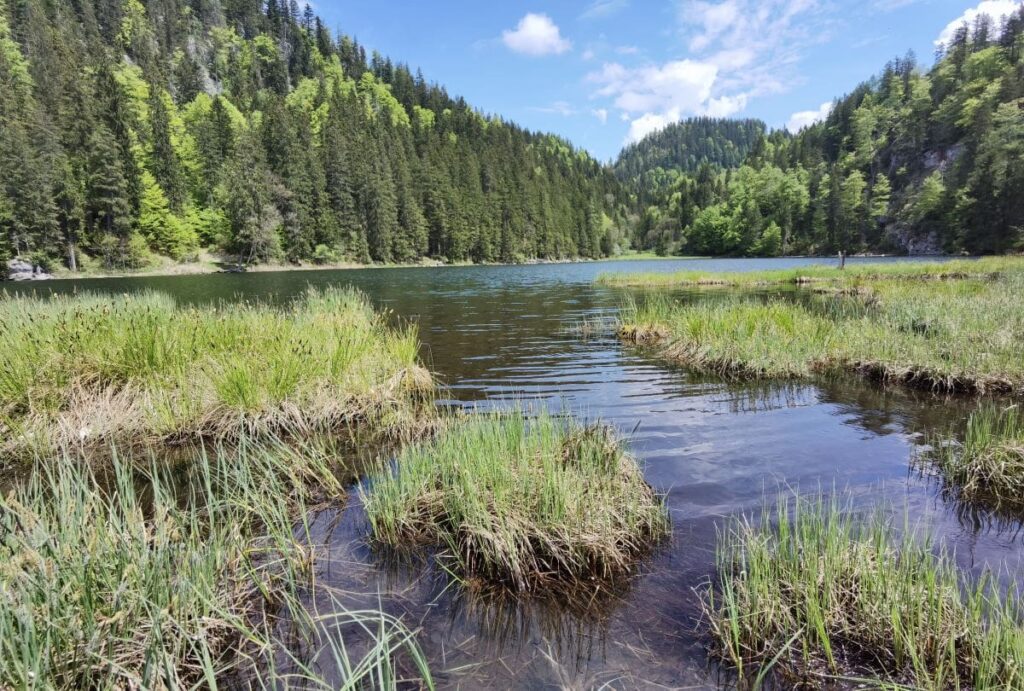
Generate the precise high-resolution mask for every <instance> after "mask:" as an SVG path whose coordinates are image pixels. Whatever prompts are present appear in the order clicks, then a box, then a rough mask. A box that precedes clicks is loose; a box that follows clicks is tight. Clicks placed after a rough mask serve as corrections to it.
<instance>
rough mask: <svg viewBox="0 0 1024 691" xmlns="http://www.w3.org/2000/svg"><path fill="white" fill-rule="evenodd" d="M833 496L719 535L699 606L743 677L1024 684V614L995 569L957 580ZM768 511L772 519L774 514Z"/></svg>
mask: <svg viewBox="0 0 1024 691" xmlns="http://www.w3.org/2000/svg"><path fill="white" fill-rule="evenodd" d="M848 509H849V507H843V506H841V505H840V503H839V502H838V501H837V500H835V499H832V500H826V499H822V498H820V497H819V498H818V499H815V500H800V499H798V500H796V501H795V503H794V502H790V501H786V500H783V501H780V502H779V504H778V508H777V513H776V515H774V516H772V515H771V511H770V510H766V511H765V515H764V516H763V517H762V520H761V522H760V524H758V525H755V524H753V523H751V522H749V521H747V520H744V519H738V520H736V521H735V522H734V523H733V524H732V525H731V526H730V527H729V528H728V529H727V530H726V532H724V533H723V534H721V535H720V539H719V552H718V562H719V574H720V580H719V582H718V586H717V588H711V589H709V591H708V595H707V597H706V599H705V609H706V614H707V617H708V619H709V621H710V626H711V632H712V634H713V638H714V650H715V652H716V653H717V654H718V655H719V656H720V657H721V658H722V659H723V660H724V661H725V662H726V663H728V664H729V665H731V666H732V667H734V668H735V670H736V671H737V673H738V674H739V676H740V678H741V680H743V682H744V683H751V682H753V683H754V685H758V684H760V682H761V681H762V680H763V678H764V677H765V676H766V675H767V673H768V672H769V671H771V672H772V673H774V674H776V675H778V678H780V679H782V680H784V681H785V683H786V685H787V686H802V687H811V688H821V687H830V686H831V685H835V684H837V683H838V682H842V681H845V682H846V683H850V682H857V681H860V682H861V683H863V682H865V681H866V680H871V681H870V684H869V685H872V684H873V685H878V684H882V685H885V686H887V687H907V686H910V687H914V688H923V689H954V688H956V689H995V688H999V689H1019V688H1024V628H1022V620H1021V615H1022V613H1024V610H1022V607H1021V603H1020V601H1019V599H1018V597H1017V595H1016V594H1014V593H1013V592H1012V590H1011V592H1010V594H1009V595H1003V594H1002V591H1000V590H999V586H998V585H997V584H996V583H995V581H994V579H993V578H992V577H991V576H990V575H985V576H983V577H982V578H981V579H980V580H979V581H978V582H976V583H974V584H970V583H967V582H965V581H964V579H962V578H961V576H960V575H959V572H958V570H957V568H956V566H955V564H954V563H953V562H952V560H951V558H950V557H949V556H948V555H946V554H945V553H939V554H938V555H936V553H934V552H933V551H932V549H931V545H930V544H928V543H927V541H925V542H919V541H918V540H917V539H916V538H915V536H914V535H913V533H912V531H907V530H904V531H903V536H902V537H899V538H898V537H895V531H894V530H893V528H892V526H891V525H890V524H889V523H888V522H887V521H886V520H885V519H884V518H883V517H882V516H881V515H880V514H879V515H876V516H875V517H874V518H872V519H869V520H866V521H864V520H859V519H858V518H857V517H856V516H854V515H852V514H851V513H850V512H849V510H848ZM773 519H774V521H773Z"/></svg>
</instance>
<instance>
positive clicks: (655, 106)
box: [587, 60, 718, 113]
mask: <svg viewBox="0 0 1024 691" xmlns="http://www.w3.org/2000/svg"><path fill="white" fill-rule="evenodd" d="M717 75H718V68H717V67H716V66H714V65H712V64H711V63H707V62H699V61H694V60H675V61H673V62H668V63H665V64H664V65H661V66H658V65H649V66H646V67H638V68H626V67H623V66H622V65H620V64H619V63H616V62H612V63H606V64H605V65H604V66H603V67H602V68H601V70H600V71H597V72H591V73H590V74H589V75H587V81H589V82H592V83H595V84H598V85H599V88H598V90H597V91H596V92H595V96H603V97H606V98H612V99H613V102H614V104H615V106H616V107H617V108H619V109H620V110H623V111H625V112H627V113H643V112H651V111H659V112H665V111H668V110H676V111H682V112H696V111H698V110H700V108H701V107H702V106H703V105H704V104H705V103H706V102H707V101H708V99H709V98H711V87H712V86H714V83H715V78H716V77H717Z"/></svg>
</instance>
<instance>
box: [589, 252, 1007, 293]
mask: <svg viewBox="0 0 1024 691" xmlns="http://www.w3.org/2000/svg"><path fill="white" fill-rule="evenodd" d="M1019 271H1024V259H1022V258H1020V257H984V258H982V259H958V260H952V261H947V262H885V263H868V262H866V263H860V262H857V263H851V264H847V266H846V268H844V269H840V268H839V267H838V266H835V264H834V263H833V264H831V265H826V264H820V265H817V264H816V265H811V266H800V267H795V268H791V269H769V270H764V271H721V272H715V271H679V272H674V273H655V272H652V273H609V274H602V275H600V276H598V279H597V280H598V282H600V283H602V284H604V285H610V286H633V287H651V288H669V287H687V286H772V285H787V284H788V285H804V284H812V283H814V284H817V283H831V284H836V285H857V284H859V283H863V282H868V281H877V280H949V279H957V278H995V277H997V276H999V275H1000V274H1003V273H1005V272H1019Z"/></svg>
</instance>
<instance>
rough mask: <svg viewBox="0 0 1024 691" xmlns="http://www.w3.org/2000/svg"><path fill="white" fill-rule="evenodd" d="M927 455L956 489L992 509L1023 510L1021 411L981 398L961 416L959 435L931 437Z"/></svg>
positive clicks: (964, 497) (1023, 424)
mask: <svg viewBox="0 0 1024 691" xmlns="http://www.w3.org/2000/svg"><path fill="white" fill-rule="evenodd" d="M926 456H927V459H928V460H929V461H930V462H932V463H933V464H934V465H935V466H936V467H937V468H938V469H939V471H940V472H941V473H942V475H943V477H944V478H945V480H946V481H947V482H948V483H949V484H950V485H951V486H952V487H955V488H956V489H955V492H956V495H957V496H958V497H959V498H960V499H962V500H965V501H968V502H971V503H974V504H977V505H979V506H985V507H991V508H994V509H996V510H997V511H1003V512H1009V513H1019V512H1021V511H1024V413H1021V411H1020V409H1019V408H1017V407H1016V406H1011V407H1001V406H996V405H993V404H987V405H984V406H982V407H980V408H979V409H978V410H976V411H975V412H974V413H972V414H971V416H970V417H969V418H968V420H967V428H966V430H965V432H964V436H963V441H962V442H959V441H944V442H936V443H934V444H933V445H932V450H931V451H929V452H927V453H926Z"/></svg>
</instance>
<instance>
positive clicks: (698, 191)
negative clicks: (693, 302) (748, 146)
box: [636, 9, 1024, 255]
mask: <svg viewBox="0 0 1024 691" xmlns="http://www.w3.org/2000/svg"><path fill="white" fill-rule="evenodd" d="M659 137H660V135H659ZM657 138H658V137H656V139H657ZM637 147H638V148H643V142H641V143H640V144H639V145H637ZM640 180H643V178H642V177H641V178H640ZM649 189H650V188H648V190H637V191H636V194H637V195H638V197H641V198H642V196H643V195H644V194H646V193H648V192H649ZM656 189H657V190H658V192H657V193H656V194H655V196H654V198H648V199H646V200H644V202H645V203H644V207H645V210H644V213H643V217H642V220H641V222H640V224H639V226H638V228H637V238H636V240H637V244H638V245H639V246H642V247H644V248H655V249H657V250H659V251H661V252H664V253H677V252H678V253H690V254H713V255H775V254H781V253H799V254H829V253H835V252H837V251H840V250H842V251H846V252H868V251H889V252H901V251H902V252H922V251H924V252H938V251H945V252H969V253H975V254H977V253H996V252H1008V251H1019V250H1021V249H1024V9H1019V10H1018V11H1017V12H1016V13H1015V14H1014V15H1013V16H1011V17H1006V18H1002V19H1001V20H998V21H994V20H992V19H990V18H988V17H986V16H985V15H981V17H980V19H979V20H978V21H977V22H976V23H975V24H974V25H973V26H966V25H965V26H963V27H961V29H960V30H959V31H958V32H957V34H956V35H955V37H954V38H953V39H952V41H950V43H949V45H947V46H945V47H944V49H943V51H942V52H941V53H940V54H939V56H938V58H937V61H936V63H935V65H934V66H933V67H932V68H931V69H928V70H923V69H921V67H920V66H919V65H918V63H917V61H916V60H915V58H914V56H913V55H908V56H907V57H905V58H902V59H898V60H894V61H892V62H891V63H889V64H888V65H886V67H885V69H884V71H883V72H882V73H881V74H880V75H879V76H877V77H875V78H873V79H871V80H870V81H867V82H865V83H864V84H862V85H860V86H859V87H858V88H857V89H855V90H854V91H853V92H852V93H850V94H849V95H847V96H845V97H844V98H842V99H840V100H839V101H838V102H837V103H836V104H835V107H834V109H833V110H832V112H831V114H830V115H829V117H828V118H827V119H826V120H825V121H824V122H821V123H818V124H816V125H813V126H811V127H809V128H806V129H805V130H803V131H801V132H800V133H798V134H796V135H795V136H794V135H790V134H789V133H787V132H784V131H775V132H772V133H770V134H767V135H765V136H763V137H760V138H759V139H758V140H757V142H756V143H755V144H754V146H753V149H752V150H751V153H750V155H749V156H748V157H747V160H746V161H745V162H744V163H743V165H741V166H740V167H738V168H729V167H728V162H708V163H703V164H701V165H700V166H699V167H698V169H697V170H696V171H695V172H691V173H686V174H682V175H680V176H679V179H677V180H675V181H674V182H673V183H672V184H670V185H668V186H666V187H663V188H656Z"/></svg>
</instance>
